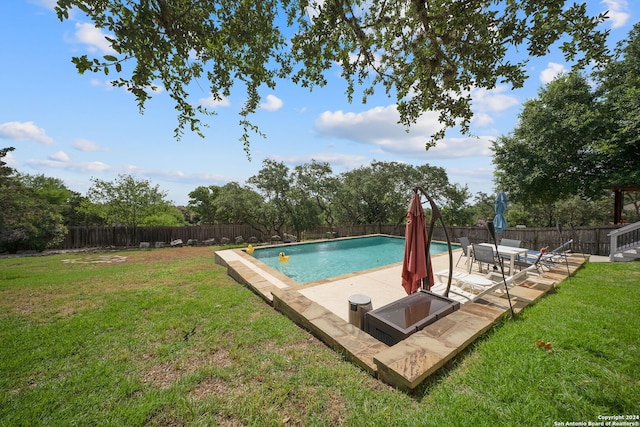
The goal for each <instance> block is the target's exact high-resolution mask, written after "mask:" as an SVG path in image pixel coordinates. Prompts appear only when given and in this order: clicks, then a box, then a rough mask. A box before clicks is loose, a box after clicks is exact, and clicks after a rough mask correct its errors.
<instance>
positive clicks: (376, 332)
mask: <svg viewBox="0 0 640 427" xmlns="http://www.w3.org/2000/svg"><path fill="white" fill-rule="evenodd" d="M459 308H460V303H459V302H457V301H454V300H452V299H449V298H446V297H443V296H441V295H438V294H434V293H432V292H429V291H424V290H420V291H419V292H416V293H413V294H411V295H409V296H406V297H404V298H402V299H399V300H398V301H394V302H392V303H391V304H387V305H385V306H384V307H380V308H377V309H375V310H371V311H368V312H366V313H365V316H364V327H365V331H366V332H367V333H368V334H369V335H371V336H372V337H374V338H376V339H377V340H379V341H382V342H383V343H385V344H387V345H389V346H392V345H396V344H397V343H399V342H400V341H402V340H404V339H405V338H407V337H408V336H410V335H412V334H414V333H416V332H417V331H419V330H421V329H423V328H424V327H426V326H427V325H430V324H431V323H433V322H435V321H436V320H438V319H442V318H443V317H445V316H446V315H447V314H449V313H453V312H454V311H456V310H458V309H459Z"/></svg>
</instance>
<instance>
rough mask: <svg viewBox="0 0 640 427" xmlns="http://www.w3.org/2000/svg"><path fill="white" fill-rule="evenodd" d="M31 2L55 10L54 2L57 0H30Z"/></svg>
mask: <svg viewBox="0 0 640 427" xmlns="http://www.w3.org/2000/svg"><path fill="white" fill-rule="evenodd" d="M32 3H35V4H39V5H40V6H43V7H45V8H47V9H50V10H55V8H56V4H57V3H58V1H57V0H32Z"/></svg>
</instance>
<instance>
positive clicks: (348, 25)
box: [56, 0, 608, 150]
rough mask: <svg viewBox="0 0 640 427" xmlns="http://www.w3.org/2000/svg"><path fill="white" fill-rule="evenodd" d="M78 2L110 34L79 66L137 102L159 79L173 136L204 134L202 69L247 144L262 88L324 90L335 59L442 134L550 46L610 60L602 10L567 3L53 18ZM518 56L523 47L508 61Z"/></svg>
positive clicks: (578, 59)
mask: <svg viewBox="0 0 640 427" xmlns="http://www.w3.org/2000/svg"><path fill="white" fill-rule="evenodd" d="M73 7H77V8H78V9H80V10H81V11H82V12H84V13H85V14H86V15H87V16H88V17H89V18H90V19H91V20H92V21H93V22H94V24H95V25H96V26H97V27H99V28H103V29H105V30H107V32H108V33H109V34H110V36H109V38H108V40H109V41H110V42H111V45H112V47H113V49H114V50H115V52H116V54H114V55H106V56H104V57H102V58H89V57H88V56H87V55H83V56H79V57H75V58H73V62H74V63H75V65H76V67H77V69H78V71H79V72H81V73H84V72H86V71H92V72H104V73H105V74H109V73H110V72H112V71H114V72H117V73H118V75H119V76H118V78H116V79H115V80H113V84H114V85H116V86H120V87H125V88H127V89H128V90H129V91H130V92H131V93H132V94H133V95H134V96H135V98H136V100H137V102H138V105H139V107H140V109H141V110H143V109H144V107H145V103H146V101H147V100H148V99H150V98H151V92H152V88H154V87H157V86H162V87H163V88H164V89H166V91H167V93H168V94H169V96H171V98H172V99H173V101H174V102H175V106H176V109H177V110H178V127H177V128H176V137H178V138H179V137H180V136H181V135H182V133H183V131H184V129H185V127H186V128H189V129H191V130H192V131H195V132H198V133H200V134H201V135H202V132H201V121H200V120H201V119H200V118H201V113H202V114H207V113H212V112H211V111H207V110H205V109H203V108H202V107H201V106H198V105H193V103H192V101H191V100H190V99H189V84H190V83H192V82H195V81H198V82H199V81H200V80H202V79H203V78H205V77H206V79H207V80H208V84H209V89H210V92H211V94H212V97H213V98H214V99H216V100H220V99H222V97H227V96H229V95H230V93H231V91H232V89H233V90H236V88H235V87H234V86H236V85H240V86H244V88H245V90H246V101H245V103H244V106H243V108H242V109H241V111H240V120H239V124H240V126H241V127H242V128H243V130H244V131H243V134H242V138H241V139H242V140H243V142H244V144H245V148H246V149H247V150H248V148H249V145H248V144H249V134H250V133H252V132H258V133H260V132H259V130H258V128H257V127H256V126H255V125H254V124H253V123H252V122H251V121H250V120H249V116H250V115H251V114H252V113H253V112H255V111H256V109H257V108H258V106H259V104H260V101H261V94H260V90H262V89H263V88H265V87H267V88H270V89H273V88H274V87H275V86H276V84H277V83H278V81H279V80H280V79H289V80H292V81H293V82H295V83H297V84H299V85H300V86H302V87H308V88H313V87H318V86H324V85H325V84H326V83H327V79H326V74H327V72H328V71H329V70H330V69H332V68H333V67H334V66H338V67H339V68H340V72H341V76H342V77H343V79H344V81H345V82H346V96H347V99H348V100H349V101H352V98H353V95H354V93H355V91H356V88H360V87H362V101H363V102H366V101H367V99H368V98H369V97H370V96H371V95H373V94H374V93H375V92H377V91H381V90H383V91H385V93H386V94H387V95H388V96H389V97H390V98H392V99H396V101H397V104H398V111H399V113H400V121H401V123H403V124H404V125H406V126H410V125H411V124H412V123H414V122H415V121H416V120H417V119H418V117H420V115H421V114H422V113H424V112H426V111H437V112H439V114H440V116H439V120H440V122H441V124H442V126H443V128H442V130H441V131H440V132H437V133H436V134H435V135H434V137H435V138H436V139H437V138H441V137H443V136H444V131H445V129H446V128H448V127H453V126H456V125H461V129H462V131H463V132H464V133H468V131H469V123H470V120H471V117H472V111H471V95H470V93H471V90H472V89H473V88H484V89H493V88H494V87H496V85H497V84H506V85H508V86H511V87H512V88H518V87H521V86H522V85H523V82H524V80H525V79H526V78H527V71H526V66H527V59H528V57H537V56H544V55H546V54H547V53H548V51H549V50H550V49H551V47H552V46H555V45H556V43H557V44H558V45H559V46H558V47H559V49H560V50H561V51H562V52H563V53H564V56H565V59H566V60H567V61H569V62H573V63H574V64H575V66H576V67H582V66H584V65H585V64H588V63H590V62H592V61H594V62H596V63H597V62H600V61H603V60H605V59H606V58H607V57H608V51H607V49H606V37H607V32H606V31H601V30H599V29H598V28H597V26H598V24H600V23H601V22H602V21H603V20H604V19H605V16H604V15H602V14H600V15H597V16H589V14H588V13H587V11H586V5H585V4H577V3H574V4H567V1H566V0H528V1H520V0H467V1H457V0H434V1H428V2H425V1H421V0H400V1H394V2H389V1H387V0H370V1H367V2H363V1H360V0H325V1H309V0H263V1H250V0H218V1H205V0H198V1H194V0H173V1H167V0H144V1H142V0H136V1H131V0H58V2H57V6H56V11H57V14H58V17H59V18H60V19H61V20H64V19H68V18H69V11H70V9H71V8H73ZM517 52H526V53H524V54H523V55H520V56H516V57H515V58H516V59H514V60H513V61H512V60H511V59H510V57H511V55H513V54H514V53H517ZM129 64H131V65H129ZM432 144H434V140H433V139H432V140H430V141H428V142H427V147H428V146H430V145H432Z"/></svg>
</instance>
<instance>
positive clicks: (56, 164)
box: [25, 157, 115, 173]
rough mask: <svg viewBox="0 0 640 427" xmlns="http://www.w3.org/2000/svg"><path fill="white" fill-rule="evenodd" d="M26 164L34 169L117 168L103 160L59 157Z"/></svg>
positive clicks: (88, 169)
mask: <svg viewBox="0 0 640 427" xmlns="http://www.w3.org/2000/svg"><path fill="white" fill-rule="evenodd" d="M25 163H26V164H28V165H30V166H31V167H33V168H34V169H42V168H56V169H64V170H68V171H72V172H81V173H85V172H105V171H112V170H114V169H115V168H113V167H112V166H109V165H107V164H106V163H102V162H77V163H73V162H66V161H62V160H59V159H52V158H51V157H50V160H27V161H26V162H25Z"/></svg>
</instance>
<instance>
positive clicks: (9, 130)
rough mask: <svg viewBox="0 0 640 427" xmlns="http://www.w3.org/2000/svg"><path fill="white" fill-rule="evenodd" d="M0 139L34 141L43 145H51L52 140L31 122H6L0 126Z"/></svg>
mask: <svg viewBox="0 0 640 427" xmlns="http://www.w3.org/2000/svg"><path fill="white" fill-rule="evenodd" d="M0 138H3V139H10V140H13V141H36V142H41V143H43V144H53V139H52V138H51V137H49V136H47V134H46V132H45V130H44V129H42V128H39V127H38V126H36V125H35V123H33V122H7V123H3V124H1V125H0Z"/></svg>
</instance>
